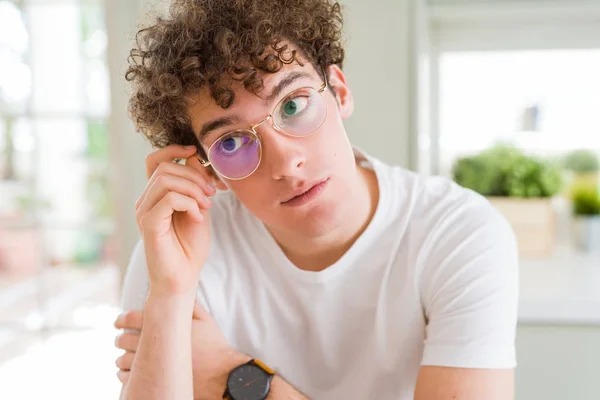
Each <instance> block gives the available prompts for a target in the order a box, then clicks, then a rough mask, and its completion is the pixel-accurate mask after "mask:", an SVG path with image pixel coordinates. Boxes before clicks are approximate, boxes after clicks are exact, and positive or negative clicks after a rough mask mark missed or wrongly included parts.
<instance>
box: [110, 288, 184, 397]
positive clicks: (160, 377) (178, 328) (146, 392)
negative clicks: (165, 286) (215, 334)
mask: <svg viewBox="0 0 600 400" xmlns="http://www.w3.org/2000/svg"><path fill="white" fill-rule="evenodd" d="M194 296H195V293H191V294H182V295H178V296H174V295H169V296H163V295H160V294H156V293H152V291H150V293H149V295H148V298H147V300H146V304H145V307H144V309H145V313H144V329H143V330H142V333H141V336H140V342H139V347H138V349H137V354H136V357H135V361H134V364H133V368H131V376H130V378H129V380H128V382H127V384H126V385H125V386H124V387H123V390H122V392H121V397H120V398H121V400H137V399H143V400H153V399H157V400H164V399H170V398H174V399H182V400H184V399H189V400H191V399H193V398H194V396H193V377H192V338H191V331H192V329H191V328H192V311H193V308H194Z"/></svg>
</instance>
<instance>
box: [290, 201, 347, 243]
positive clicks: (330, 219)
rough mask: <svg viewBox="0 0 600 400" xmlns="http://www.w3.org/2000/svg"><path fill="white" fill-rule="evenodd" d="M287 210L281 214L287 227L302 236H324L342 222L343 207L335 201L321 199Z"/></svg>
mask: <svg viewBox="0 0 600 400" xmlns="http://www.w3.org/2000/svg"><path fill="white" fill-rule="evenodd" d="M288 211H291V213H286V214H287V215H286V216H283V220H284V221H285V222H286V225H287V229H288V230H289V231H294V232H297V233H300V234H302V236H309V237H321V236H326V235H327V234H329V233H331V232H332V231H334V230H336V229H337V228H338V227H340V226H341V225H342V224H343V218H342V214H343V209H342V207H340V206H339V203H338V202H336V201H322V202H319V204H314V205H313V206H312V207H306V209H302V208H300V209H297V210H288ZM290 214H293V215H290Z"/></svg>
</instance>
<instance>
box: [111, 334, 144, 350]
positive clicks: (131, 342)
mask: <svg viewBox="0 0 600 400" xmlns="http://www.w3.org/2000/svg"><path fill="white" fill-rule="evenodd" d="M139 342H140V335H138V334H135V333H121V334H120V335H117V337H116V338H115V346H116V347H117V348H118V349H121V350H125V351H133V352H135V351H137V347H138V344H139Z"/></svg>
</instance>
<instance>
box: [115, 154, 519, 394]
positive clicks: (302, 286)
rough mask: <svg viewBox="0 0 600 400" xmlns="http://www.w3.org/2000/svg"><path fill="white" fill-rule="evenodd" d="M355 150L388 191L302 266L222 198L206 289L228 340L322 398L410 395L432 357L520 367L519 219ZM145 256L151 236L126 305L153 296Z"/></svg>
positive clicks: (137, 261)
mask: <svg viewBox="0 0 600 400" xmlns="http://www.w3.org/2000/svg"><path fill="white" fill-rule="evenodd" d="M356 154H357V157H359V158H357V160H358V162H361V163H362V165H364V166H370V167H372V168H373V169H374V170H375V172H376V175H377V179H378V184H379V190H380V196H379V203H378V205H377V209H376V212H375V215H374V217H373V219H372V221H371V223H370V224H369V226H368V227H367V228H366V230H365V231H364V233H363V234H362V235H361V236H360V237H359V238H358V240H357V241H356V242H355V243H354V245H353V246H352V247H351V248H350V249H349V250H348V252H346V253H345V254H344V255H343V256H342V257H341V259H339V260H338V261H337V262H336V263H335V264H333V265H331V266H330V267H328V268H326V269H325V270H323V271H320V272H308V271H303V270H300V269H298V268H296V267H295V266H294V265H293V264H292V263H291V262H290V261H289V260H288V259H287V257H286V256H285V255H284V253H283V252H282V250H281V249H280V248H279V246H278V245H277V244H276V242H275V240H274V239H273V238H272V237H271V235H270V234H269V232H268V230H267V229H266V228H265V227H264V225H263V224H262V223H261V222H260V221H259V220H258V219H257V218H255V217H254V216H253V215H252V214H251V213H250V212H249V211H248V210H247V209H246V208H245V207H244V206H243V205H242V204H241V203H240V202H239V201H237V199H236V198H235V197H234V196H233V195H232V194H229V193H227V192H225V193H221V194H219V195H217V196H215V198H213V200H214V206H213V208H212V210H211V224H212V227H211V228H212V232H213V235H214V236H213V240H212V243H213V244H212V248H211V251H210V254H209V258H208V261H207V263H206V265H205V266H204V268H203V270H202V273H201V278H200V284H199V286H198V299H199V300H200V301H201V303H202V304H204V306H205V307H206V308H207V309H208V311H209V312H210V313H211V314H212V315H213V316H214V318H215V319H216V321H217V323H218V324H219V326H220V327H221V329H222V330H223V332H224V334H225V336H226V337H227V338H228V340H229V341H230V343H231V345H232V346H234V347H235V348H236V349H238V350H240V351H242V352H244V353H247V354H248V355H251V356H253V357H257V358H259V359H261V360H263V361H264V362H265V363H266V364H268V365H269V366H271V367H272V368H274V369H275V370H276V371H277V373H278V374H279V375H281V376H282V377H283V378H285V380H287V381H288V382H289V383H290V384H292V385H293V386H295V387H297V388H298V389H299V390H300V391H302V392H303V393H305V394H306V395H307V396H309V397H310V398H313V399H319V400H321V399H331V400H339V399H353V400H354V399H357V400H362V399H380V400H388V399H389V400H407V399H412V398H413V395H414V389H415V383H416V378H417V374H418V371H419V367H420V366H421V365H435V366H448V367H463V368H513V367H515V365H516V356H515V333H516V323H517V297H518V256H517V246H516V243H515V239H514V235H513V232H512V231H511V229H510V227H509V225H508V223H507V222H506V221H505V220H504V218H503V217H502V216H501V215H500V214H499V213H498V212H497V211H496V210H495V209H494V208H493V207H492V206H491V205H490V204H489V203H488V201H487V200H486V199H485V198H483V197H482V196H480V195H478V194H476V193H475V192H472V191H470V190H466V189H464V188H462V187H460V186H458V185H456V184H455V183H454V182H452V181H451V180H449V179H446V178H442V177H423V176H420V175H418V174H415V173H413V172H411V171H408V170H406V169H403V168H400V167H392V166H388V165H386V164H384V163H383V162H381V161H379V160H377V159H375V158H373V157H370V156H362V155H361V153H358V151H357V153H356ZM363 157H366V159H365V158H363ZM367 160H368V161H367ZM146 268H147V267H146V261H145V254H144V250H143V245H142V244H141V242H140V243H139V244H138V246H137V247H136V249H135V250H134V252H133V254H132V257H131V263H130V265H129V269H128V272H127V276H126V279H125V285H124V290H123V300H122V301H123V304H122V306H123V308H124V309H141V308H142V307H143V303H144V300H145V297H146V293H147V287H148V274H147V270H146Z"/></svg>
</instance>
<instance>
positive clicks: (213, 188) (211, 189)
mask: <svg viewBox="0 0 600 400" xmlns="http://www.w3.org/2000/svg"><path fill="white" fill-rule="evenodd" d="M206 187H207V188H208V190H209V191H210V192H213V193H214V192H216V191H217V189H216V188H215V187H214V186H213V185H211V184H210V183H208V184H207V185H206Z"/></svg>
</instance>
